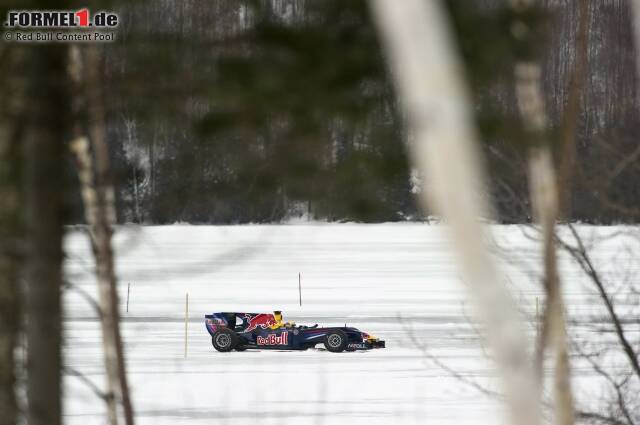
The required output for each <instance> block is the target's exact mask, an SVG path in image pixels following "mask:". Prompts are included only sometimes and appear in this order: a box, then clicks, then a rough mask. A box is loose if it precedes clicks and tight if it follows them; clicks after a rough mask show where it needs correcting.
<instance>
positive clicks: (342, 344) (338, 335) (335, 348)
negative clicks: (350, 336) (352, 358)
mask: <svg viewBox="0 0 640 425" xmlns="http://www.w3.org/2000/svg"><path fill="white" fill-rule="evenodd" d="M324 347H325V348H326V349H327V350H328V351H331V352H332V353H340V352H342V351H344V350H345V348H347V334H346V333H344V332H342V331H341V330H335V331H332V332H330V333H329V334H328V335H327V337H326V338H325V340H324Z"/></svg>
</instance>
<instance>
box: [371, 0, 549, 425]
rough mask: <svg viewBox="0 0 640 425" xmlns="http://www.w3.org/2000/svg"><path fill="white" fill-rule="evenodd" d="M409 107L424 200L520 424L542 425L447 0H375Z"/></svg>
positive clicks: (395, 73) (376, 13) (377, 16)
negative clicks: (452, 255)
mask: <svg viewBox="0 0 640 425" xmlns="http://www.w3.org/2000/svg"><path fill="white" fill-rule="evenodd" d="M370 4H371V6H372V10H373V14H374V20H375V21H376V24H377V25H378V27H379V32H380V35H381V38H382V40H383V44H384V45H385V47H386V50H387V54H388V57H389V61H390V64H391V69H392V72H393V76H394V78H395V80H396V86H397V89H398V92H399V97H400V100H401V101H402V102H403V104H404V108H405V111H406V116H407V124H408V127H409V132H410V134H411V140H410V142H409V143H410V148H411V151H412V157H413V161H414V163H415V166H416V168H418V170H419V171H420V172H421V174H422V175H424V179H425V182H426V184H425V186H426V190H425V191H423V194H424V195H423V196H421V199H420V201H421V202H422V206H423V208H427V207H432V209H433V210H434V211H435V212H436V213H438V214H440V215H441V216H442V217H443V219H444V220H445V221H446V223H447V226H446V228H447V231H448V234H449V239H450V240H451V244H452V246H453V249H454V251H455V252H456V254H457V257H458V261H459V263H460V266H461V270H462V273H463V277H464V278H465V280H466V281H468V282H469V286H468V287H469V291H470V295H471V298H472V300H473V301H474V303H475V306H476V310H477V312H478V314H479V318H480V321H481V322H482V323H483V324H484V325H485V335H486V339H487V340H488V342H489V346H490V347H492V349H493V351H494V353H495V358H496V360H497V363H498V367H499V370H500V373H501V377H502V382H503V387H504V393H505V397H506V401H507V406H508V416H509V419H510V423H512V424H523V425H524V424H527V425H529V424H531V425H533V424H537V423H538V422H539V407H538V406H539V403H538V400H537V397H536V392H535V389H534V388H535V379H534V374H533V370H532V368H531V366H530V359H529V356H528V352H527V346H528V344H527V340H526V338H525V337H524V332H522V329H523V324H522V322H521V319H520V318H519V316H518V314H517V312H516V308H515V305H514V302H513V300H512V299H511V296H510V294H509V293H508V291H507V290H506V288H505V286H504V285H503V282H504V281H503V277H502V276H501V274H500V273H499V271H498V270H497V268H496V266H495V264H494V262H493V259H492V258H491V256H490V255H489V251H488V248H487V243H486V239H487V232H486V229H485V228H484V227H483V226H482V224H481V223H480V221H479V220H480V218H481V217H488V216H489V206H488V205H487V202H486V200H485V199H484V198H483V197H482V196H481V195H480V194H481V191H482V188H483V183H484V181H485V177H484V171H483V168H482V164H481V161H480V158H479V155H478V152H477V149H478V147H477V145H478V143H477V142H478V137H477V134H476V129H475V128H474V124H473V115H472V109H471V104H470V100H469V95H468V93H467V88H466V86H465V83H464V78H463V70H462V64H461V62H460V59H459V58H458V57H457V55H456V54H455V51H456V50H455V48H454V45H453V42H452V36H451V32H450V28H449V27H448V25H447V18H446V16H445V14H444V11H443V10H442V5H441V3H440V2H439V1H435V0H432V1H422V0H403V1H401V2H393V1H386V0H371V1H370Z"/></svg>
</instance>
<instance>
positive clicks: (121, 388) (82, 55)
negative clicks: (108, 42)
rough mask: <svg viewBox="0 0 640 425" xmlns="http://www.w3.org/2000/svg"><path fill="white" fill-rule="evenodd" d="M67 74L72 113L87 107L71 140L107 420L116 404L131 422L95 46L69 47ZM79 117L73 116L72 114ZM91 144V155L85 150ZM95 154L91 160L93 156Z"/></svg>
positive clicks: (115, 417)
mask: <svg viewBox="0 0 640 425" xmlns="http://www.w3.org/2000/svg"><path fill="white" fill-rule="evenodd" d="M70 57H71V63H72V66H71V67H70V73H71V75H72V76H73V80H74V82H75V85H76V96H77V97H78V99H76V102H77V103H76V108H75V109H76V111H78V110H79V109H80V106H81V105H84V106H86V110H87V111H88V114H87V115H88V116H87V117H86V118H87V119H88V122H89V125H88V127H89V138H87V137H86V136H85V135H83V134H82V133H81V130H80V128H81V127H82V126H81V125H78V123H76V130H75V139H74V140H73V142H72V143H71V149H72V151H73V153H74V155H75V158H76V165H77V169H78V176H79V179H80V184H81V190H82V200H83V204H84V209H85V217H86V220H87V223H88V224H89V233H90V237H91V245H92V248H93V253H94V257H95V261H96V277H97V281H98V296H99V306H100V311H101V326H102V341H103V350H104V357H105V369H106V378H107V400H106V401H107V412H108V418H109V423H110V424H111V425H116V424H118V423H119V414H118V409H117V406H121V407H122V411H123V415H124V423H125V424H127V425H132V424H133V423H134V417H133V407H132V403H131V399H130V395H129V387H128V382H127V375H126V368H125V359H124V350H123V344H122V336H121V334H120V313H119V303H118V292H117V279H116V275H115V268H114V255H113V249H112V247H111V239H112V235H113V225H114V224H115V222H116V213H115V196H114V190H113V185H112V183H111V180H110V171H109V152H108V146H107V144H106V140H105V137H106V130H105V124H104V109H103V106H102V102H103V98H102V94H101V87H100V86H101V81H100V75H99V72H100V71H99V70H100V69H101V68H100V58H99V53H98V48H97V47H96V46H87V47H85V48H84V49H83V50H82V51H81V50H80V49H79V48H77V47H72V48H71V49H70ZM76 119H78V118H76ZM89 144H91V147H92V148H93V157H92V155H91V153H90V151H89ZM94 158H95V159H94Z"/></svg>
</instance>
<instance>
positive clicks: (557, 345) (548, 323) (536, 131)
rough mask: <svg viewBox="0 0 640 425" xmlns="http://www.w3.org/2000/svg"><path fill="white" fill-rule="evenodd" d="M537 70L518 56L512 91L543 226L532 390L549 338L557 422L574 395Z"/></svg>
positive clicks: (567, 423)
mask: <svg viewBox="0 0 640 425" xmlns="http://www.w3.org/2000/svg"><path fill="white" fill-rule="evenodd" d="M528 7H530V1H529V0H519V1H514V8H515V9H516V11H518V10H522V9H526V8H528ZM519 24H520V25H521V26H522V25H525V24H524V23H523V22H519ZM541 74H542V69H541V66H540V65H539V64H538V63H536V62H534V61H522V62H519V63H518V64H516V69H515V77H516V96H517V98H518V107H519V109H520V114H521V116H522V120H523V123H524V127H525V131H526V132H527V134H528V136H529V139H530V140H529V142H530V144H531V147H530V152H529V186H530V189H529V191H530V193H531V200H532V205H533V213H534V216H535V219H536V221H537V222H538V223H539V224H540V226H541V227H542V235H543V248H542V249H543V258H544V271H545V280H544V288H545V291H546V294H547V298H546V308H545V312H544V316H543V328H542V332H541V336H540V339H539V341H538V347H537V357H536V374H537V384H536V389H537V391H538V393H539V394H541V390H542V374H543V370H544V367H543V365H544V351H545V348H546V345H547V342H549V343H550V345H551V347H552V348H553V349H554V354H555V360H556V364H555V373H554V397H555V403H554V407H555V421H556V423H558V424H562V425H573V423H574V409H573V395H572V392H571V384H570V371H569V353H568V348H567V338H566V325H565V319H564V303H563V300H562V293H561V291H560V278H559V276H558V267H557V258H556V247H555V222H556V219H557V217H558V195H559V194H558V188H557V186H556V182H557V180H556V174H555V168H554V165H553V158H552V156H551V149H550V146H549V143H548V141H547V140H546V137H545V133H546V131H547V126H548V124H547V116H546V112H545V106H544V97H543V96H542V87H541Z"/></svg>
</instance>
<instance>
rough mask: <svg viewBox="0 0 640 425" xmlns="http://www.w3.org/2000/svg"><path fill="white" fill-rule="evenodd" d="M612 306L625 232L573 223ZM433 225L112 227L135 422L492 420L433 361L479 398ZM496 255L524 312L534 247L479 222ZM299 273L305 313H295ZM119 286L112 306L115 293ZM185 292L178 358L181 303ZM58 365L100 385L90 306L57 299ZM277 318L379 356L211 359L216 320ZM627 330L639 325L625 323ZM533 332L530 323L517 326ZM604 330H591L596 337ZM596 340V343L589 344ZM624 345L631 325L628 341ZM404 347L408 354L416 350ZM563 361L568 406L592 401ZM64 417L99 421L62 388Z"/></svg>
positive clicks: (569, 285)
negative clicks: (320, 329) (224, 315)
mask: <svg viewBox="0 0 640 425" xmlns="http://www.w3.org/2000/svg"><path fill="white" fill-rule="evenodd" d="M579 229H580V233H581V234H582V235H583V236H584V238H585V240H586V241H587V242H588V243H589V244H590V245H592V246H593V248H592V249H593V251H592V252H593V256H594V261H595V262H596V263H597V264H598V265H599V267H601V269H602V271H603V274H604V275H605V276H606V277H607V278H608V279H610V280H611V281H612V282H618V283H620V288H612V290H613V289H615V294H616V297H617V299H618V305H619V306H620V309H621V310H622V311H625V312H626V313H627V314H631V313H634V312H635V313H634V314H637V299H634V298H633V297H632V296H630V295H629V293H628V292H625V286H624V285H623V284H622V283H623V282H624V280H625V279H628V278H629V277H630V276H633V275H637V272H638V270H639V269H640V267H639V265H638V260H637V258H636V257H637V253H638V252H640V248H639V242H638V233H639V231H638V229H637V228H633V227H606V228H605V227H593V226H580V227H579ZM69 230H70V231H69V233H68V236H67V238H66V250H67V255H68V259H67V262H66V273H67V277H68V279H69V281H70V282H72V283H73V285H75V286H77V287H79V288H81V289H83V290H84V291H86V292H88V293H90V294H94V295H95V293H96V290H95V289H96V288H95V279H94V277H93V261H92V254H91V249H90V246H89V242H88V239H87V237H86V235H85V234H84V233H83V231H82V230H81V229H69ZM442 230H443V229H442V226H440V225H428V224H372V225H361V224H295V225H243V226H188V225H185V226H182V225H174V226H162V227H134V226H132V227H121V228H119V229H118V232H117V235H116V239H115V242H114V245H115V248H116V253H117V259H118V260H117V271H118V277H119V292H120V296H121V300H120V301H121V306H122V309H121V311H122V317H123V323H122V328H123V335H124V338H125V344H126V347H125V350H126V356H127V366H128V373H129V380H130V386H131V391H132V395H133V401H134V408H135V412H136V417H137V423H138V424H217V423H220V424H289V423H291V424H294V423H295V424H354V423H357V424H390V423H397V424H425V423H426V424H499V423H503V421H502V416H501V415H502V413H501V409H500V405H499V404H498V403H497V402H496V401H494V400H492V399H491V398H488V397H487V396H485V395H483V394H481V393H480V392H478V391H477V390H476V389H474V388H473V387H472V386H470V385H468V384H465V383H463V382H461V381H460V379H459V378H454V377H452V376H451V374H450V373H448V372H447V371H445V370H443V369H442V368H441V367H440V366H438V365H437V364H435V363H434V361H433V360H432V359H431V358H430V357H431V356H433V357H435V358H436V359H437V360H438V361H440V362H443V363H445V364H446V365H447V366H448V367H450V368H451V369H452V370H455V371H456V372H457V373H458V374H460V376H462V377H464V378H465V379H471V380H474V381H475V382H478V383H480V384H481V385H484V386H487V387H489V388H495V386H496V381H495V378H494V371H493V367H492V365H491V363H490V362H489V361H487V360H486V358H485V357H484V356H483V354H482V347H481V345H480V341H479V339H478V337H477V333H476V330H475V327H474V326H472V325H470V323H469V317H470V316H471V315H472V309H471V308H470V307H469V306H468V305H467V303H466V300H465V288H464V285H465V284H470V283H464V282H461V281H460V278H459V273H458V271H457V269H456V264H455V262H454V258H453V257H452V255H451V253H450V251H449V249H448V246H447V240H446V239H445V237H444V234H443V232H442ZM492 232H493V236H494V239H495V254H496V257H497V258H498V259H499V261H500V263H501V265H502V269H503V270H504V271H505V274H506V275H507V276H508V284H509V286H510V287H511V288H512V290H513V292H514V297H515V298H516V299H517V301H518V303H519V305H520V306H521V308H522V310H523V312H524V313H525V314H527V315H529V316H530V317H531V318H534V317H535V304H536V297H539V296H540V294H541V291H540V288H539V275H540V255H539V251H540V248H539V244H537V243H536V242H535V241H533V240H532V239H531V238H530V237H529V236H527V234H530V235H535V232H534V231H532V230H531V229H529V230H528V231H527V230H526V229H525V228H523V227H521V226H492ZM560 267H561V271H562V279H563V281H564V283H565V288H564V292H565V295H566V299H567V304H568V310H569V318H570V320H571V321H572V322H574V325H572V335H573V336H574V340H575V341H581V340H585V341H586V340H590V341H593V340H594V338H595V337H594V335H596V334H597V335H599V338H600V339H602V338H604V340H603V343H606V335H607V333H608V327H607V326H606V324H605V323H604V319H603V318H604V312H603V310H602V308H601V307H600V306H599V304H598V302H597V299H596V298H595V296H594V291H593V290H592V288H591V286H590V284H589V282H588V280H587V279H586V278H585V277H584V275H583V274H582V272H581V271H580V270H579V269H578V267H577V266H576V265H575V264H573V263H572V262H571V261H570V260H569V259H568V258H566V256H563V257H562V258H561V262H560ZM298 273H302V297H303V305H302V307H300V306H299V305H298V302H299V301H298ZM128 284H130V285H131V286H130V287H131V293H130V302H129V312H128V313H126V312H125V301H126V293H127V285H128ZM186 293H189V298H190V305H189V310H190V320H189V327H188V329H189V331H188V338H189V343H188V354H187V358H184V327H185V325H184V308H185V294H186ZM65 308H66V318H65V351H64V354H65V364H66V365H67V366H69V367H71V368H73V369H75V370H77V371H80V372H82V373H83V374H85V375H86V376H87V377H88V378H89V379H90V380H91V381H93V382H94V383H95V384H96V385H98V386H100V387H102V386H103V384H104V372H103V358H102V349H101V334H100V328H99V323H98V321H97V316H96V314H95V312H94V311H93V309H92V307H91V305H90V304H89V303H88V302H87V301H86V300H85V299H84V298H83V297H81V296H80V295H79V293H78V292H77V291H75V290H73V289H70V290H68V291H67V292H66V294H65ZM278 309H279V310H282V311H283V313H284V316H285V320H293V321H295V322H297V323H299V324H314V323H319V324H320V325H327V326H331V325H333V326H341V325H343V324H345V323H346V324H347V325H349V326H355V327H357V328H359V329H361V330H363V331H366V332H369V333H371V334H373V335H375V336H377V337H380V338H381V339H384V340H386V342H387V347H388V348H386V349H383V350H375V351H369V352H355V353H341V354H332V353H329V352H326V351H324V350H322V349H316V350H308V351H303V352H294V351H291V352H280V351H246V352H232V353H218V352H216V351H214V350H213V347H212V346H211V340H210V337H209V335H208V333H207V332H206V330H205V328H204V323H203V316H204V314H205V313H211V312H214V311H247V312H270V311H273V310H278ZM629 326H636V329H637V326H638V325H637V322H636V323H635V325H634V324H630V325H629ZM527 329H528V331H529V333H530V334H531V335H533V333H534V332H535V325H534V324H532V325H531V326H529V327H528V328H527ZM603 330H604V332H600V331H603ZM602 335H605V337H602ZM635 335H637V331H636V334H635ZM414 340H417V341H418V342H419V343H420V344H421V346H417V345H416V342H415V341H414ZM593 375H594V374H593V372H592V371H591V370H590V368H588V367H587V366H586V365H583V364H580V363H579V362H576V364H575V365H574V376H575V379H574V386H575V387H576V390H577V392H578V395H579V397H581V398H584V399H589V397H590V396H591V392H592V391H593V392H594V393H598V391H599V390H598V388H597V380H596V379H595V378H594V376H593ZM65 391H66V397H65V416H66V417H65V422H66V423H68V424H82V425H89V424H102V423H105V422H106V420H105V415H104V406H103V403H102V402H101V400H100V399H99V398H98V397H97V396H96V395H95V394H94V393H93V392H92V391H91V389H90V388H88V387H87V386H86V385H85V384H84V383H82V382H81V381H80V380H79V379H77V378H75V377H72V376H69V377H67V378H66V379H65Z"/></svg>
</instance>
